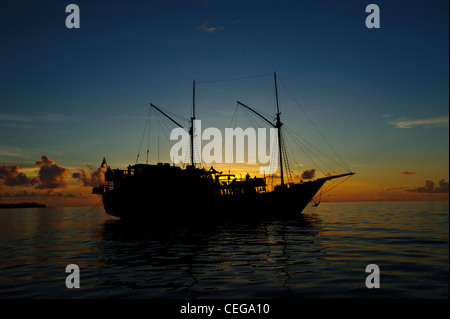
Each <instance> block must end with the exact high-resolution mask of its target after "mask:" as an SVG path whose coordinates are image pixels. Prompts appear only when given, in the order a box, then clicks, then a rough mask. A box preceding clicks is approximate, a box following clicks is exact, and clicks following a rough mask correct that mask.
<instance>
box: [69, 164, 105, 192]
mask: <svg viewBox="0 0 450 319" xmlns="http://www.w3.org/2000/svg"><path fill="white" fill-rule="evenodd" d="M88 167H89V169H90V173H88V172H87V171H86V170H85V169H84V168H79V169H78V172H77V173H74V174H72V177H73V178H77V179H78V180H79V181H81V182H82V183H83V186H89V187H95V186H99V185H100V184H103V183H104V182H105V171H106V166H102V167H99V168H97V169H95V168H93V167H92V166H90V165H89V164H88Z"/></svg>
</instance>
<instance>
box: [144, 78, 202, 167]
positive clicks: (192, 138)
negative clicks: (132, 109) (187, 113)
mask: <svg viewBox="0 0 450 319" xmlns="http://www.w3.org/2000/svg"><path fill="white" fill-rule="evenodd" d="M193 84H194V85H193V88H192V91H193V92H192V93H193V94H192V117H191V127H190V128H189V131H188V132H189V135H190V137H191V165H194V121H195V80H194V83H193ZM150 106H152V107H153V108H155V109H156V110H157V111H159V112H160V113H161V114H163V115H164V116H165V117H167V118H168V119H169V120H171V121H172V122H173V123H174V124H175V125H177V126H178V127H181V128H182V129H185V128H184V127H183V126H182V125H181V124H179V123H178V122H177V121H175V120H174V119H173V118H171V117H170V116H169V115H167V114H166V113H165V112H163V111H162V110H161V109H159V108H158V107H157V106H155V105H153V104H152V103H150Z"/></svg>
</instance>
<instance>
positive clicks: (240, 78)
mask: <svg viewBox="0 0 450 319" xmlns="http://www.w3.org/2000/svg"><path fill="white" fill-rule="evenodd" d="M265 76H273V73H266V74H259V75H251V76H242V77H237V78H229V79H220V80H206V81H195V83H216V82H228V81H239V80H247V79H255V78H262V77H265Z"/></svg>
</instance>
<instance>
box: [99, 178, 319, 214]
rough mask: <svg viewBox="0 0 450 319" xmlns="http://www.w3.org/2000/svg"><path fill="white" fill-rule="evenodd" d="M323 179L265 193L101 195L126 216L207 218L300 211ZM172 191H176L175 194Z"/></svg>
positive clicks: (112, 210)
mask: <svg viewBox="0 0 450 319" xmlns="http://www.w3.org/2000/svg"><path fill="white" fill-rule="evenodd" d="M324 182H325V180H320V179H319V180H315V181H310V182H305V183H301V184H295V185H291V186H290V187H286V188H282V189H277V190H275V191H272V192H266V193H252V194H239V195H236V194H233V195H219V196H205V195H204V194H198V195H197V196H196V195H195V192H194V194H193V193H192V192H190V193H186V194H184V195H183V194H176V193H175V192H173V191H170V190H166V191H155V190H149V191H145V189H144V190H141V191H129V192H126V191H123V190H122V191H110V192H107V193H105V194H103V195H102V200H103V205H104V208H105V211H106V213H107V214H109V215H111V216H115V217H119V218H122V219H128V220H153V221H195V222H200V221H208V220H220V219H242V218H257V217H289V216H295V215H298V214H300V213H301V212H302V211H303V210H304V208H305V207H306V206H307V205H308V203H309V202H310V201H311V199H312V198H313V197H314V196H315V195H316V193H317V192H318V191H319V189H320V188H321V187H322V185H323V184H324ZM175 194H176V195H175Z"/></svg>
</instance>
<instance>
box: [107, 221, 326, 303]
mask: <svg viewBox="0 0 450 319" xmlns="http://www.w3.org/2000/svg"><path fill="white" fill-rule="evenodd" d="M319 224H320V220H319V219H318V218H317V217H315V216H310V215H308V216H307V215H304V216H302V215H299V216H298V217H297V218H290V219H283V220H276V219H273V218H264V219H259V220H256V221H255V220H254V221H248V222H245V223H243V222H242V221H240V222H239V223H236V222H232V221H229V222H226V223H223V221H222V222H220V223H208V224H207V225H206V224H190V225H182V224H176V225H170V226H168V225H166V226H164V227H161V225H158V226H152V225H143V224H137V223H130V222H127V221H124V220H109V221H106V222H105V223H104V225H103V231H102V235H103V239H104V243H105V245H104V247H103V256H102V258H101V259H102V260H103V263H104V264H105V267H104V268H105V269H108V271H106V272H104V273H103V274H102V277H103V278H101V280H100V281H101V285H102V286H103V289H104V290H103V291H104V292H105V291H108V289H107V288H106V287H108V286H109V287H110V288H111V289H110V290H111V293H113V291H114V287H115V286H122V287H123V286H126V287H128V288H129V289H132V290H133V293H132V295H133V297H139V292H141V293H142V296H145V298H197V297H200V298H205V297H206V298H239V297H248V296H249V295H251V296H253V297H261V298H267V297H270V298H276V297H288V296H289V292H290V289H291V288H292V287H294V286H297V285H304V282H302V279H301V277H302V276H305V275H307V274H308V273H315V272H317V269H315V268H316V266H315V265H314V264H315V260H316V259H317V258H318V257H319V256H320V254H321V247H320V245H319V244H318V243H317V242H316V241H315V237H316V236H317V234H318V233H319V231H320V225H319ZM99 279H100V278H99ZM145 288H148V289H145ZM136 290H139V291H138V292H137V291H136ZM122 293H123V291H122ZM136 293H137V295H136ZM121 297H123V295H122V296H121Z"/></svg>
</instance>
